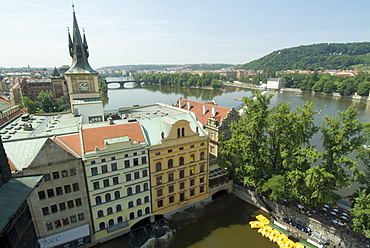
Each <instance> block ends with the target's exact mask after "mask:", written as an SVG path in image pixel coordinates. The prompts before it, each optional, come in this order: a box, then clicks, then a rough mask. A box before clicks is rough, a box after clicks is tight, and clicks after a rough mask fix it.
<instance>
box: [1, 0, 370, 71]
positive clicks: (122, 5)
mask: <svg viewBox="0 0 370 248" xmlns="http://www.w3.org/2000/svg"><path fill="white" fill-rule="evenodd" d="M73 3H74V6H75V12H76V16H77V21H78V24H79V27H80V29H81V32H82V29H85V33H86V38H87V43H88V45H89V50H90V57H89V63H90V65H91V66H92V67H93V68H99V67H103V66H110V65H128V64H194V63H228V64H244V63H248V62H250V61H252V60H255V59H258V58H260V57H263V56H265V55H267V54H269V53H271V52H273V51H276V50H280V49H284V48H289V47H295V46H300V45H310V44H315V43H316V44H317V43H347V42H366V41H370V25H369V24H370V15H369V14H368V12H369V10H370V2H369V1H367V0H357V1H353V2H349V1H344V0H311V1H303V0H282V1H275V0H262V1H251V0H230V1H217V0H213V1H210V0H202V1H194V0H188V1H170V0H156V1H149V0H135V1H134V0H123V1H118V0H108V1H98V0H91V1H87V0H75V1H73ZM67 27H69V28H72V1H61V0H56V1H46V0H35V1H30V2H28V1H17V0H15V1H14V0H0V28H1V31H2V33H1V38H0V67H27V66H28V65H29V66H30V67H55V66H56V67H59V66H61V65H70V64H71V61H72V59H71V57H70V56H69V52H68V42H67V37H68V36H67V34H68V32H67Z"/></svg>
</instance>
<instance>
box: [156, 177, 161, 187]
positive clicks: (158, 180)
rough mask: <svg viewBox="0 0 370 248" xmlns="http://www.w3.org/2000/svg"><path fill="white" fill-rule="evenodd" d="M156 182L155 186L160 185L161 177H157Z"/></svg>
mask: <svg viewBox="0 0 370 248" xmlns="http://www.w3.org/2000/svg"><path fill="white" fill-rule="evenodd" d="M156 181H157V185H161V184H162V177H161V176H159V177H157V178H156Z"/></svg>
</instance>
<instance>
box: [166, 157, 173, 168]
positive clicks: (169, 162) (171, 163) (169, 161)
mask: <svg viewBox="0 0 370 248" xmlns="http://www.w3.org/2000/svg"><path fill="white" fill-rule="evenodd" d="M167 165H168V169H170V168H173V160H172V159H170V160H168V162H167Z"/></svg>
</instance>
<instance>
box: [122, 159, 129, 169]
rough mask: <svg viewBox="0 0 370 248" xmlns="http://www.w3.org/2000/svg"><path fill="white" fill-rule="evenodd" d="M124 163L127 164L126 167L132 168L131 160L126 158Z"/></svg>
mask: <svg viewBox="0 0 370 248" xmlns="http://www.w3.org/2000/svg"><path fill="white" fill-rule="evenodd" d="M123 163H124V164H125V168H130V160H125V161H124V162H123Z"/></svg>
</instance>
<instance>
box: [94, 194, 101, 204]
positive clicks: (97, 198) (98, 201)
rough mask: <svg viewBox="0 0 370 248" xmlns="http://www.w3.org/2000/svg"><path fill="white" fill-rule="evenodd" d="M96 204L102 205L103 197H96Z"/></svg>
mask: <svg viewBox="0 0 370 248" xmlns="http://www.w3.org/2000/svg"><path fill="white" fill-rule="evenodd" d="M95 204H96V205H98V204H101V196H97V197H95Z"/></svg>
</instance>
